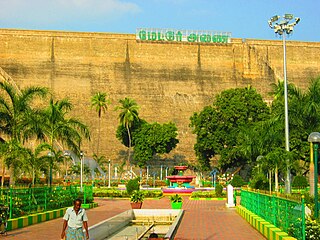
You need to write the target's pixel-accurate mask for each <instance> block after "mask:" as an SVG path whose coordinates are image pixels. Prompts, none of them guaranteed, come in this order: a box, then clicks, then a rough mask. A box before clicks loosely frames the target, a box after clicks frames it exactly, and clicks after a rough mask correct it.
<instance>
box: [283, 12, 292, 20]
mask: <svg viewBox="0 0 320 240" xmlns="http://www.w3.org/2000/svg"><path fill="white" fill-rule="evenodd" d="M283 18H284V19H287V20H292V19H293V14H289V13H286V14H284V17H283Z"/></svg>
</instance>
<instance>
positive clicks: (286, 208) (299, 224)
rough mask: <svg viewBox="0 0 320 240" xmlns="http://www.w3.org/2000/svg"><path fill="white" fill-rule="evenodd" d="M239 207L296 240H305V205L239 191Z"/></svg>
mask: <svg viewBox="0 0 320 240" xmlns="http://www.w3.org/2000/svg"><path fill="white" fill-rule="evenodd" d="M240 205H242V206H243V207H245V208H246V209H248V210H249V211H251V212H253V213H254V214H256V215H258V216H260V217H261V218H263V219H265V220H266V221H268V222H270V223H271V224H273V225H275V226H276V227H278V228H280V229H282V230H283V231H284V232H287V233H288V234H289V235H291V236H293V237H295V238H297V239H303V240H304V239H305V204H304V200H303V199H302V201H301V202H298V201H292V200H288V199H283V198H279V197H276V196H275V195H272V196H270V195H267V194H262V193H259V192H251V191H247V190H241V202H240Z"/></svg>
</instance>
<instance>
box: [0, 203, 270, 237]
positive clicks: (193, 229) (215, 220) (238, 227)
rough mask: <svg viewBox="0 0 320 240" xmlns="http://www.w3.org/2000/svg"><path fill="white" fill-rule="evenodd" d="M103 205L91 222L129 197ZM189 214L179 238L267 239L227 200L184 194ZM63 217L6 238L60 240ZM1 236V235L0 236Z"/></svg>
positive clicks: (116, 209) (121, 206)
mask: <svg viewBox="0 0 320 240" xmlns="http://www.w3.org/2000/svg"><path fill="white" fill-rule="evenodd" d="M96 202H98V203H99V207H97V208H94V209H90V210H88V218H89V225H91V226H92V225H94V224H96V223H98V222H100V221H102V220H104V219H107V218H109V217H112V216H114V215H116V214H118V213H121V212H123V211H125V210H128V209H130V208H131V207H130V203H129V201H128V200H111V199H108V200H107V199H106V200H103V199H98V200H96ZM142 208H144V209H149V208H170V201H169V198H168V197H164V198H162V199H160V200H149V199H147V200H145V201H144V203H143V206H142ZM182 208H183V209H184V210H185V214H184V216H183V219H182V221H181V224H180V227H179V229H178V231H177V234H176V236H175V239H177V240H186V239H196V240H209V239H219V240H260V239H261V240H262V239H265V238H264V237H263V236H262V235H261V234H260V233H259V232H258V231H256V230H255V229H254V228H252V227H251V226H250V225H249V223H247V222H246V221H245V220H244V219H242V218H241V217H240V216H239V215H238V214H237V213H236V210H235V209H229V208H226V207H225V201H213V200H189V199H188V197H184V202H183V207H182ZM61 228H62V218H59V219H55V220H51V221H48V222H44V223H39V224H36V225H32V226H29V227H25V228H22V229H18V230H14V231H10V232H9V233H8V236H6V237H5V238H4V239H6V240H11V239H17V240H18V239H19V240H57V239H60V233H61ZM0 239H1V237H0Z"/></svg>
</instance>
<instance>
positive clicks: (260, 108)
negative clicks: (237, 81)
mask: <svg viewBox="0 0 320 240" xmlns="http://www.w3.org/2000/svg"><path fill="white" fill-rule="evenodd" d="M268 115H269V108H268V107H267V105H266V103H265V102H263V100H262V97H261V95H260V94H258V93H257V92H256V90H255V89H253V88H251V87H248V88H236V89H230V90H226V91H223V92H222V93H221V94H219V95H217V97H216V99H215V101H214V102H213V104H212V105H211V106H206V107H205V108H204V109H203V110H202V111H201V112H200V113H194V115H193V116H192V117H191V119H190V120H191V125H190V126H191V127H192V129H193V133H194V134H196V135H197V140H196V144H195V146H194V149H195V152H196V155H197V158H198V161H199V163H200V164H201V166H202V168H203V169H210V159H211V158H212V157H214V156H220V160H219V165H220V167H221V168H222V169H227V168H228V167H231V166H236V165H239V164H240V163H241V164H240V165H243V163H244V162H246V160H245V158H244V157H243V156H240V155H237V154H235V152H234V151H233V150H234V148H235V147H236V146H237V145H238V139H239V138H238V134H239V132H240V131H241V129H242V128H250V127H251V126H252V125H253V124H254V123H256V122H259V121H262V120H264V119H266V118H267V117H268ZM240 158H243V159H240Z"/></svg>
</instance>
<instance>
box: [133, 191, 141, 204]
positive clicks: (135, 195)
mask: <svg viewBox="0 0 320 240" xmlns="http://www.w3.org/2000/svg"><path fill="white" fill-rule="evenodd" d="M143 200H144V194H143V192H142V191H138V190H134V191H133V192H132V194H131V196H130V202H134V203H137V202H143Z"/></svg>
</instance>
